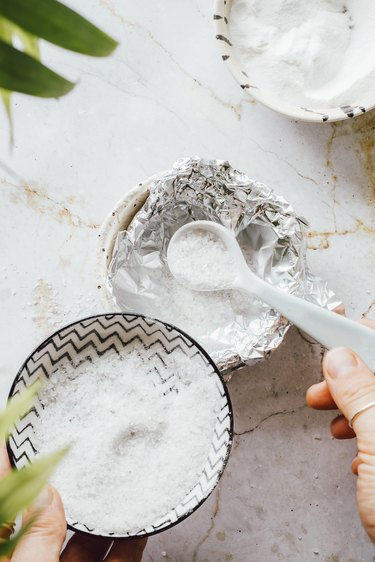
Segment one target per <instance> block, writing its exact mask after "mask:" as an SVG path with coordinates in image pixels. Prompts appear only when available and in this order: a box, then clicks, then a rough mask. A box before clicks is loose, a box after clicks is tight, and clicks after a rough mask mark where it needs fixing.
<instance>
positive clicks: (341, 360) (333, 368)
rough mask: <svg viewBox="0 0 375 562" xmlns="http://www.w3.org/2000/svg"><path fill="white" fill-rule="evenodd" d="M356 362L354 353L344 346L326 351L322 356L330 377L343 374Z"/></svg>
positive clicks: (355, 364)
mask: <svg viewBox="0 0 375 562" xmlns="http://www.w3.org/2000/svg"><path fill="white" fill-rule="evenodd" d="M357 364H358V361H357V357H356V356H355V354H354V353H353V352H352V351H350V349H346V348H345V347H338V348H336V349H331V350H330V351H328V353H327V354H326V356H325V358H324V367H325V369H326V371H327V373H328V375H329V376H330V377H332V378H333V379H335V378H336V377H340V376H342V375H345V374H346V373H347V372H348V371H350V370H351V369H353V367H356V366H357Z"/></svg>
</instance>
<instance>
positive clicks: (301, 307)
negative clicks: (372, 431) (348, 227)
mask: <svg viewBox="0 0 375 562" xmlns="http://www.w3.org/2000/svg"><path fill="white" fill-rule="evenodd" d="M196 230H199V231H202V230H204V231H207V232H211V233H212V234H214V235H215V236H216V237H218V238H219V239H220V240H221V241H222V243H223V244H224V245H225V247H226V248H227V250H228V251H229V252H230V255H231V257H232V258H233V260H234V262H235V267H236V270H235V271H234V274H233V282H232V284H231V285H230V286H227V285H226V286H225V287H215V288H209V289H207V288H205V289H203V290H222V289H226V290H228V289H239V290H241V291H243V292H245V293H248V294H250V295H252V296H255V297H258V298H260V299H261V300H263V301H264V302H266V303H267V304H268V305H269V306H270V307H272V308H273V309H274V310H277V311H278V312H280V313H281V314H282V315H283V316H285V317H286V318H287V319H288V320H290V322H292V323H293V324H295V325H296V326H298V328H300V329H301V330H303V331H304V332H306V333H307V334H309V335H310V336H311V337H313V338H314V339H315V340H316V341H317V342H319V343H321V344H322V345H323V346H324V347H326V348H327V349H331V348H333V347H349V348H350V349H352V350H353V351H355V352H356V353H357V354H358V355H359V356H360V357H361V358H362V359H363V360H364V361H365V362H366V363H367V365H368V366H369V367H370V369H371V370H372V371H375V330H371V329H370V328H367V327H366V326H363V325H362V324H358V323H357V322H354V321H353V320H350V319H349V318H346V317H345V316H341V315H339V314H336V313H334V312H330V311H329V310H327V309H325V308H321V307H320V306H318V305H315V304H312V303H310V302H307V301H305V300H304V299H302V298H299V297H296V296H294V295H291V294H289V293H286V292H284V291H282V290H281V289H279V288H278V287H275V286H273V285H270V284H269V283H267V282H266V281H264V280H263V279H260V278H259V277H258V276H257V275H256V274H255V273H254V272H253V271H251V269H250V268H249V267H248V265H247V263H246V261H245V258H244V255H243V253H242V250H241V248H240V246H239V244H238V242H237V240H236V238H235V237H234V235H233V234H232V233H231V232H230V231H229V230H228V229H227V228H225V227H224V226H222V225H220V224H217V223H215V222H210V221H195V222H191V223H189V224H186V225H184V226H182V227H181V228H180V229H179V230H177V232H175V234H174V235H173V237H172V238H171V241H170V243H169V247H168V255H167V259H168V265H169V268H170V270H171V272H172V274H173V260H172V259H171V255H172V251H173V246H174V244H175V243H176V242H177V241H178V239H179V238H180V237H181V236H185V235H186V234H187V233H188V232H193V231H196ZM174 249H175V248H174ZM187 267H189V264H187ZM214 275H215V273H214V272H213V276H214ZM178 280H179V281H180V282H181V281H182V282H183V283H185V284H188V281H187V280H185V279H181V277H179V278H178ZM190 288H192V289H195V290H202V289H201V288H198V289H197V288H196V287H193V286H191V287H190Z"/></svg>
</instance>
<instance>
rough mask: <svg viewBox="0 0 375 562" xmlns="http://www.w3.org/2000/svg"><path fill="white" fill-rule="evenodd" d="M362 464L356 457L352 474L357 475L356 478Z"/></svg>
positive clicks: (353, 461)
mask: <svg viewBox="0 0 375 562" xmlns="http://www.w3.org/2000/svg"><path fill="white" fill-rule="evenodd" d="M361 463H362V461H361V460H360V458H359V457H358V456H357V457H354V459H353V460H352V473H353V474H356V476H358V468H359V465H360V464H361Z"/></svg>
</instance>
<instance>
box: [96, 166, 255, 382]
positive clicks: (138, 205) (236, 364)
mask: <svg viewBox="0 0 375 562" xmlns="http://www.w3.org/2000/svg"><path fill="white" fill-rule="evenodd" d="M167 172H168V170H164V171H162V172H159V173H156V174H153V175H152V176H149V177H148V178H146V179H145V180H143V181H142V182H139V183H137V184H136V185H135V186H133V187H132V188H130V189H129V190H128V191H126V192H125V193H124V195H123V196H122V197H121V198H120V199H119V200H118V201H117V203H116V204H115V205H114V207H113V208H112V209H111V211H109V212H108V213H107V215H106V217H105V219H104V221H103V223H102V225H101V227H100V230H99V233H98V246H97V259H96V261H97V265H96V267H97V270H98V278H99V282H98V285H97V289H98V291H99V293H100V298H101V301H102V303H103V306H104V307H105V309H106V310H108V313H110V312H111V311H113V310H115V311H116V312H121V310H120V309H119V308H118V307H117V308H116V305H115V303H114V301H113V300H112V299H111V296H110V292H109V290H108V288H107V273H108V267H109V264H110V263H111V261H112V257H113V249H114V245H115V241H116V238H117V235H118V234H119V232H121V231H123V230H126V229H127V228H128V227H129V226H130V224H131V222H132V220H133V219H134V218H135V216H136V215H137V214H138V213H139V211H140V210H141V209H142V207H143V205H144V204H145V203H146V201H147V199H148V197H149V189H150V186H151V183H152V182H153V181H155V180H157V179H160V177H161V176H163V174H165V173H167ZM131 210H132V211H134V212H133V215H132V216H131V217H130V211H131ZM129 218H130V220H128V219H129ZM125 222H126V223H127V224H124V223H125ZM171 325H173V324H171ZM180 331H181V332H183V330H180ZM249 364H250V363H246V364H245V363H244V362H243V361H242V360H241V359H240V358H239V357H238V356H237V355H232V356H231V358H230V359H229V360H226V361H225V365H226V366H225V367H224V368H221V366H220V362H219V363H218V369H219V371H220V372H221V374H222V375H223V376H224V377H225V376H227V377H229V378H230V376H231V374H232V373H233V372H234V371H237V370H238V369H241V368H242V367H244V366H245V365H249ZM229 378H228V380H229Z"/></svg>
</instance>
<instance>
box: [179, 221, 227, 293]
mask: <svg viewBox="0 0 375 562" xmlns="http://www.w3.org/2000/svg"><path fill="white" fill-rule="evenodd" d="M168 265H169V269H170V270H171V272H172V273H173V275H174V276H175V277H176V279H177V280H179V281H181V282H182V283H184V284H186V285H187V286H188V287H190V288H193V289H198V290H205V289H207V290H210V289H226V288H229V287H230V286H231V285H232V283H233V280H234V277H235V273H236V264H235V261H234V260H233V258H232V256H231V255H230V253H229V251H228V249H227V248H226V246H225V244H224V243H223V242H222V240H220V238H218V237H217V236H216V235H215V234H213V233H211V232H208V231H207V230H203V229H197V230H190V231H187V232H185V233H184V234H182V235H181V236H178V237H177V238H176V239H175V240H173V242H172V243H171V245H170V247H169V249H168Z"/></svg>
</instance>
